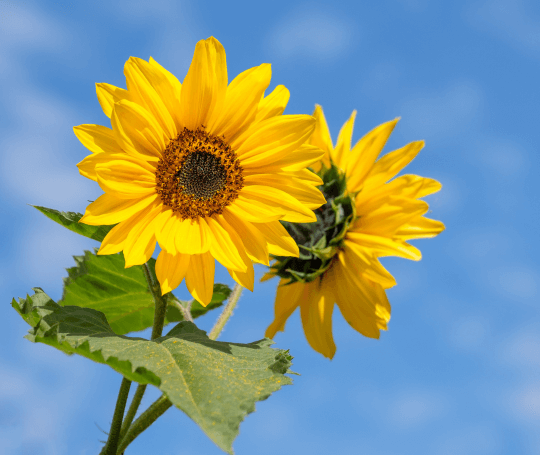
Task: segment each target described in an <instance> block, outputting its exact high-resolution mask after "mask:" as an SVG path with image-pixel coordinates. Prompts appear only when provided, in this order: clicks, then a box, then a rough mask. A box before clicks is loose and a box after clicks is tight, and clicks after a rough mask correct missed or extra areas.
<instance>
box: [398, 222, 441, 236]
mask: <svg viewBox="0 0 540 455" xmlns="http://www.w3.org/2000/svg"><path fill="white" fill-rule="evenodd" d="M444 229H445V227H444V224H443V223H441V222H440V221H436V220H432V219H430V218H425V217H423V216H420V217H418V218H414V219H413V220H411V221H410V222H409V223H407V224H405V225H403V226H401V227H400V228H399V230H398V231H397V232H396V236H397V237H399V238H400V239H402V240H410V239H426V238H431V237H435V236H436V235H438V234H440V233H441V232H442V231H444Z"/></svg>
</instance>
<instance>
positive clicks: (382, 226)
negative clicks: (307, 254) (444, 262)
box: [264, 106, 444, 358]
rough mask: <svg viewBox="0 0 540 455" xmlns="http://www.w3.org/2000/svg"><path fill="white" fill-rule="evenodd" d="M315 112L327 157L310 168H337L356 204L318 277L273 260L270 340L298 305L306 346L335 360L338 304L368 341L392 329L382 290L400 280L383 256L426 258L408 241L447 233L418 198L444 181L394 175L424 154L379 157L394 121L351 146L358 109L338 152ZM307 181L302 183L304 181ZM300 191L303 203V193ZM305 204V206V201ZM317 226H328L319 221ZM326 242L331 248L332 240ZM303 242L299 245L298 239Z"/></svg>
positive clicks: (410, 148)
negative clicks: (334, 329) (276, 277)
mask: <svg viewBox="0 0 540 455" xmlns="http://www.w3.org/2000/svg"><path fill="white" fill-rule="evenodd" d="M313 115H314V117H315V118H316V120H317V124H316V126H315V130H314V133H313V135H312V136H311V138H310V140H309V144H310V145H313V146H316V147H318V148H320V149H322V150H324V152H325V154H324V156H323V157H322V158H321V159H320V160H319V161H317V162H315V163H313V164H312V168H313V169H314V170H316V171H317V172H318V175H319V176H321V177H324V176H325V173H326V172H330V168H332V166H334V167H337V168H338V170H339V173H340V174H341V175H342V176H343V177H344V178H345V181H346V189H345V192H346V193H347V194H348V197H349V198H350V200H351V201H352V202H351V203H352V205H353V206H354V211H353V214H354V217H353V219H352V222H351V223H350V224H347V225H345V227H344V229H345V232H344V234H343V236H342V238H341V239H340V240H339V242H338V246H337V248H334V249H333V250H328V251H330V254H333V256H331V258H330V259H328V260H327V261H328V262H324V261H323V262H322V265H321V267H323V266H324V268H323V269H321V270H322V273H318V274H317V273H314V274H313V276H315V278H309V277H310V276H311V275H308V274H304V275H301V274H300V275H299V273H300V272H302V271H305V270H307V267H306V266H307V265H310V266H311V264H312V262H310V263H309V264H308V263H307V262H305V263H303V262H302V261H301V260H297V261H296V263H295V264H294V265H295V267H296V270H297V272H298V273H296V274H295V275H292V274H291V275H290V276H289V277H285V275H287V272H286V271H283V269H282V268H280V267H279V265H280V261H281V259H280V258H279V257H277V258H276V262H274V263H273V264H272V268H271V271H270V273H269V274H267V275H265V277H264V279H265V280H266V279H268V278H269V277H271V276H272V275H273V273H272V272H274V273H275V274H279V275H280V276H281V277H282V278H281V280H280V283H279V286H278V290H277V295H276V302H275V319H274V321H273V322H272V324H270V326H269V327H268V329H267V331H266V336H268V337H270V338H272V337H274V335H275V334H276V333H277V332H278V331H282V330H284V329H285V323H286V321H287V319H288V318H289V316H290V315H291V314H292V313H293V312H294V311H295V309H296V308H298V307H300V314H301V317H302V324H303V327H304V333H305V335H306V338H307V341H308V342H309V344H310V345H311V347H312V348H313V349H315V350H316V351H318V352H320V353H321V354H323V355H324V356H326V357H329V358H332V357H333V356H334V354H335V351H336V347H335V344H334V341H333V337H332V322H331V321H332V311H333V307H334V304H337V306H338V307H339V309H340V311H341V313H342V315H343V317H344V318H345V319H346V320H347V322H348V323H349V324H350V325H351V326H352V327H353V328H354V329H355V330H357V331H358V332H360V333H361V334H362V335H364V336H367V337H370V338H379V335H380V331H381V330H386V329H387V323H388V321H389V320H390V303H389V302H388V299H387V297H386V292H385V289H388V288H390V287H392V286H394V285H395V284H396V281H395V279H394V277H393V276H392V275H391V274H390V272H388V270H386V269H385V268H384V267H383V265H382V264H381V263H380V262H379V258H380V257H384V256H399V257H403V258H407V259H412V260H416V261H418V260H420V259H421V253H420V251H419V250H418V249H417V248H416V247H414V246H412V245H410V244H409V243H407V241H408V240H410V239H417V238H428V237H434V236H436V235H437V234H439V233H440V232H442V231H443V230H444V224H443V223H441V222H440V221H436V220H431V219H429V218H426V217H425V216H424V215H425V214H426V212H427V211H428V208H429V207H428V204H427V203H426V202H425V201H422V200H421V199H420V198H422V197H424V196H427V195H429V194H432V193H435V192H437V191H439V190H440V189H441V184H440V183H439V182H437V181H436V180H433V179H429V178H424V177H419V176H416V175H403V176H400V177H396V175H397V174H398V173H399V172H400V171H401V170H402V169H403V168H404V167H405V166H406V165H407V164H408V163H409V162H410V161H411V160H412V159H413V158H414V157H415V156H416V155H417V154H418V152H419V151H420V150H421V149H422V147H423V146H424V142H423V141H418V142H412V143H410V144H408V145H406V146H404V147H402V148H400V149H398V150H395V151H393V152H390V153H387V154H386V155H384V156H383V157H381V158H379V156H380V154H381V152H382V149H383V147H384V145H385V144H386V142H387V140H388V138H389V136H390V134H391V133H392V130H393V129H394V127H395V125H396V123H397V119H396V120H392V121H390V122H387V123H384V124H382V125H380V126H378V127H377V128H375V129H373V130H372V131H370V132H369V133H367V134H366V135H365V136H364V137H362V138H361V139H360V140H359V141H358V142H357V143H356V144H355V145H354V146H352V143H351V138H352V132H353V124H354V118H355V112H353V114H352V115H351V117H350V118H349V120H348V121H347V122H346V123H345V125H344V126H343V128H342V129H341V131H340V133H339V137H338V139H337V143H336V146H335V147H334V146H333V143H332V139H331V137H330V132H329V130H328V126H327V124H326V119H325V117H324V113H323V111H322V108H321V107H320V106H316V108H315V112H314V113H313ZM329 175H330V174H329ZM306 182H307V179H304V184H305V183H306ZM310 184H311V185H312V187H313V186H315V185H317V184H319V185H320V182H319V183H318V182H316V181H314V180H313V179H312V180H311V181H310ZM303 188H304V186H302V189H303ZM296 194H297V196H298V197H299V198H301V197H300V194H299V193H298V192H297V193H296ZM343 196H344V197H345V196H346V195H345V194H343ZM303 200H304V201H305V202H308V199H307V197H304V198H303ZM327 207H329V204H326V205H324V206H323V207H321V209H319V211H321V213H323V212H324V210H325V208H327ZM319 222H320V223H321V226H323V225H322V221H319ZM278 223H279V222H278ZM323 227H324V226H323ZM311 232H316V231H315V230H314V231H311ZM325 232H328V231H325ZM326 240H327V241H326V244H329V242H330V241H331V240H332V239H328V238H327V239H326ZM299 243H300V246H301V247H302V244H301V241H300V242H299ZM306 245H307V244H306ZM270 251H271V252H273V254H275V255H276V256H285V250H282V249H278V250H276V249H275V247H274V249H271V250H270ZM274 251H275V252H274ZM323 251H326V250H323ZM287 264H290V263H287ZM302 276H303V277H304V278H301V277H302ZM299 277H300V278H299Z"/></svg>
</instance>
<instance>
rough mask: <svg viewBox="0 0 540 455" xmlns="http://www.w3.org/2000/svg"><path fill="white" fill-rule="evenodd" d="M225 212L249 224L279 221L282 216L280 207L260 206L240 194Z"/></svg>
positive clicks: (255, 201)
mask: <svg viewBox="0 0 540 455" xmlns="http://www.w3.org/2000/svg"><path fill="white" fill-rule="evenodd" d="M227 210H229V211H230V212H232V213H234V214H235V215H236V216H237V217H238V218H240V219H242V220H246V221H249V222H250V223H266V222H268V221H275V220H279V219H280V218H281V217H282V216H283V211H282V210H281V208H280V207H274V206H272V207H270V206H265V205H262V204H260V203H259V202H258V201H257V200H254V199H251V198H248V197H245V196H243V195H242V193H240V194H239V195H238V197H237V198H236V199H235V200H234V201H233V203H232V204H231V205H229V206H228V207H227Z"/></svg>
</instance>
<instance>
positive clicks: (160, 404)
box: [118, 395, 172, 454]
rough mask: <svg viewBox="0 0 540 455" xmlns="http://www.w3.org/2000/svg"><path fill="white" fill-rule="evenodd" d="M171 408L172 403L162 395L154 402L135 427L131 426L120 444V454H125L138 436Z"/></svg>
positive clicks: (135, 423)
mask: <svg viewBox="0 0 540 455" xmlns="http://www.w3.org/2000/svg"><path fill="white" fill-rule="evenodd" d="M171 406H172V403H171V402H170V401H169V399H168V398H167V397H166V396H165V395H161V397H160V398H158V399H157V400H156V401H154V403H152V405H151V406H150V407H149V408H148V409H147V410H146V411H144V412H143V413H142V414H141V415H140V416H139V418H138V419H137V420H135V422H133V425H131V427H130V428H129V430H128V432H127V434H126V435H125V436H124V438H123V439H122V442H121V443H120V447H119V448H118V453H119V454H121V453H123V452H124V450H126V447H127V446H128V445H130V444H131V443H132V442H133V441H134V440H135V438H136V437H137V436H139V435H140V434H141V433H142V432H143V431H144V430H146V429H147V428H148V427H149V426H150V425H152V424H153V423H154V422H155V421H156V420H157V419H158V417H160V416H162V415H163V414H164V413H165V411H166V410H167V409H169V408H170V407H171Z"/></svg>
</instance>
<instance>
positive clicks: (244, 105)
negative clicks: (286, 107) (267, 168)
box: [208, 63, 272, 142]
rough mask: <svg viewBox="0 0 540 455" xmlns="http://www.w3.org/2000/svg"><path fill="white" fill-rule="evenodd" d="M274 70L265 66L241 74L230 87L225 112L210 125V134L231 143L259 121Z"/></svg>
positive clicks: (218, 114) (220, 113)
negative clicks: (259, 107)
mask: <svg viewBox="0 0 540 455" xmlns="http://www.w3.org/2000/svg"><path fill="white" fill-rule="evenodd" d="M271 77H272V70H271V68H270V65H269V64H267V63H265V64H263V65H261V66H258V67H255V68H251V69H249V70H247V71H244V72H243V73H241V74H239V75H238V76H237V77H236V78H235V79H234V80H233V81H232V82H231V84H230V85H229V86H228V87H227V94H226V96H225V102H224V104H223V108H222V109H221V111H220V112H219V113H218V112H217V111H216V115H214V116H213V118H212V119H211V120H210V121H209V122H208V123H209V124H208V131H209V132H210V133H211V134H214V135H215V136H225V139H226V140H227V141H228V142H232V141H231V139H232V138H234V137H235V136H236V135H238V134H240V133H241V132H242V131H244V129H245V128H247V127H248V126H249V125H250V124H251V123H252V122H253V120H254V119H255V115H256V114H257V109H258V106H259V101H260V99H261V97H262V95H263V93H264V91H265V90H266V88H267V87H268V85H269V84H270V78H271Z"/></svg>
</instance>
